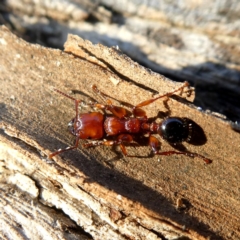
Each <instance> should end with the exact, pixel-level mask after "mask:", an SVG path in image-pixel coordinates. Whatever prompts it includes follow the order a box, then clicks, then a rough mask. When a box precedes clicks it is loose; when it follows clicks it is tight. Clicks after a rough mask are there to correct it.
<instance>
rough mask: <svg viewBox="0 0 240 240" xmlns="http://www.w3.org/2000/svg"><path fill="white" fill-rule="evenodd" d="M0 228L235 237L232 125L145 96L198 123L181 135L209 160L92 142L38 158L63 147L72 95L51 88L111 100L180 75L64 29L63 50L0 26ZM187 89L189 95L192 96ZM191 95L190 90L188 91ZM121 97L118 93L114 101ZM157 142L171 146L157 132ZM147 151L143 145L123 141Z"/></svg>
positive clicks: (42, 235) (237, 205) (239, 165)
mask: <svg viewBox="0 0 240 240" xmlns="http://www.w3.org/2000/svg"><path fill="white" fill-rule="evenodd" d="M0 48H1V49H0V68H1V75H0V89H1V91H0V94H1V95H0V99H1V102H0V121H1V122H0V124H1V125H0V126H1V134H0V137H1V140H0V159H1V185H0V186H1V192H0V196H1V201H0V206H1V213H2V215H1V216H2V217H1V225H0V226H1V238H5V239H26V238H29V239H79V238H80V239H91V238H93V239H239V238H240V228H239V222H240V217H239V216H240V198H239V196H240V192H239V190H240V189H239V182H240V174H239V170H240V161H239V160H240V159H239V156H240V147H239V143H240V135H239V133H238V132H237V131H234V130H233V129H232V128H231V125H230V124H229V122H227V121H224V120H223V119H221V118H217V117H215V116H212V115H210V114H206V113H204V112H201V111H199V110H198V109H197V108H195V107H194V106H193V105H192V104H191V103H189V102H188V101H186V100H184V99H180V98H177V97H175V98H170V99H169V101H168V102H167V104H168V107H169V109H170V111H168V110H167V109H166V106H165V105H164V104H163V102H162V101H157V102H156V103H154V104H151V105H150V106H148V107H146V108H145V110H146V111H147V114H148V116H151V117H152V116H156V115H157V114H158V113H159V111H160V112H161V113H164V112H168V113H169V114H170V115H171V116H179V117H187V118H189V119H191V120H193V121H194V122H195V123H197V124H198V125H199V126H200V127H201V128H202V129H203V131H204V134H205V135H206V139H207V140H206V142H205V143H204V144H202V145H201V144H195V145H194V144H188V143H184V146H185V147H186V148H187V149H188V150H189V151H192V152H197V153H199V154H202V155H204V156H206V157H208V158H210V159H212V160H213V163H212V164H210V165H206V164H204V162H203V161H202V160H201V159H197V158H195V159H191V158H188V157H186V156H175V155H174V156H155V157H151V158H149V157H146V158H140V157H139V158H138V157H136V158H127V157H123V156H122V154H121V153H120V150H119V149H118V148H116V149H112V148H109V147H96V148H91V149H84V148H83V147H82V146H81V144H82V143H84V141H81V143H80V146H79V148H78V149H77V150H75V151H71V152H68V153H64V154H62V155H59V156H56V157H54V159H53V160H49V159H48V158H47V156H48V154H50V153H51V152H53V151H56V150H57V149H59V148H64V147H67V146H70V145H72V144H73V142H74V137H73V136H72V135H70V134H69V133H68V132H67V123H68V122H69V121H70V120H71V119H72V118H73V117H74V104H73V102H72V101H71V100H69V99H67V98H64V97H63V96H61V95H59V94H57V93H56V92H54V91H53V90H52V89H53V88H57V89H59V90H61V91H63V92H66V93H68V94H70V95H71V96H74V97H77V98H79V99H83V100H84V101H86V102H87V101H88V100H89V99H94V100H98V101H101V99H98V96H96V95H95V94H94V93H93V92H92V91H91V85H92V84H96V85H97V86H98V88H99V89H100V90H102V91H103V92H104V93H106V94H108V95H109V97H111V99H112V100H113V101H114V103H116V104H120V103H122V104H124V103H130V104H132V105H136V104H137V103H139V102H141V101H143V100H146V99H149V98H151V97H152V96H155V95H156V93H159V94H164V93H166V92H169V91H171V90H172V89H174V88H176V87H177V86H180V85H181V83H174V82H172V81H170V80H169V79H167V78H165V77H163V76H162V75H159V74H156V73H154V72H152V71H150V70H148V69H145V68H144V67H142V66H140V65H138V64H137V63H135V62H133V61H132V60H131V59H130V58H129V57H127V56H126V55H124V54H122V53H121V51H119V50H117V49H116V48H107V47H104V46H103V45H100V44H96V45H93V44H91V43H90V42H89V41H84V40H83V39H81V38H79V37H77V36H73V35H70V36H69V38H68V40H67V42H66V43H65V52H63V51H60V50H54V49H50V48H44V47H42V46H39V45H35V44H29V43H27V42H25V41H23V40H21V39H20V38H18V37H16V36H15V35H13V34H12V33H11V32H10V31H9V30H8V29H7V28H6V27H1V29H0ZM193 96H194V94H193V95H192V97H193ZM189 100H193V99H192V98H190V99H189ZM119 101H120V103H119ZM161 143H162V146H161V149H162V150H163V151H166V150H172V149H173V148H172V146H170V145H169V144H167V143H166V142H164V141H163V140H161ZM127 149H128V152H129V153H130V154H136V155H139V156H147V155H148V153H150V149H149V148H148V147H146V146H141V147H131V146H130V147H128V148H127Z"/></svg>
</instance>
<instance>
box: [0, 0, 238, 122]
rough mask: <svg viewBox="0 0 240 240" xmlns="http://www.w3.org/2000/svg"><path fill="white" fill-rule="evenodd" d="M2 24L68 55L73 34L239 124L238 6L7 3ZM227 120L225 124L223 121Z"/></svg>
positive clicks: (79, 0) (48, 0)
mask: <svg viewBox="0 0 240 240" xmlns="http://www.w3.org/2000/svg"><path fill="white" fill-rule="evenodd" d="M0 24H4V25H6V26H7V27H8V28H9V29H10V30H11V31H12V32H13V33H14V34H16V35H17V36H19V37H21V38H23V39H24V40H25V41H27V42H30V43H37V44H40V45H42V46H46V47H51V48H57V49H63V45H64V42H65V41H66V38H67V35H68V34H69V33H71V34H76V35H79V36H80V37H82V38H83V39H88V40H90V41H91V42H93V43H95V44H96V43H101V44H103V45H106V46H109V47H112V46H118V47H119V49H120V50H121V51H122V52H124V53H125V54H127V55H128V56H129V57H131V58H132V59H133V60H135V61H136V62H138V63H140V64H141V65H143V66H145V67H146V68H150V69H152V70H153V71H155V72H158V73H160V74H162V75H164V76H166V77H168V78H170V79H172V80H175V81H185V80H187V81H189V82H190V83H191V85H192V86H194V87H195V88H196V99H195V102H194V104H195V105H196V106H198V107H199V109H202V110H204V111H206V110H207V111H211V112H217V113H220V114H215V115H217V116H218V117H221V118H226V119H228V120H231V121H232V122H234V123H236V124H239V123H240V1H237V0H235V1H234V0H232V1H229V0H215V1H214V0H182V1H172V0H162V1H157V0H148V1H143V0H114V1H113V0H18V1H14V0H5V1H3V0H2V1H1V2H0ZM224 116H225V117H224Z"/></svg>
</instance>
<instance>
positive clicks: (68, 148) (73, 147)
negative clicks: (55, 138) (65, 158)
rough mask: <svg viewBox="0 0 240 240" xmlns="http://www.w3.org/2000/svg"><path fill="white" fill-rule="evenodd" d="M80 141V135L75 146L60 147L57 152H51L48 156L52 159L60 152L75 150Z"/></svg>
mask: <svg viewBox="0 0 240 240" xmlns="http://www.w3.org/2000/svg"><path fill="white" fill-rule="evenodd" d="M78 143H79V137H77V139H76V142H75V145H74V146H72V147H67V148H65V149H58V150H57V151H56V152H53V153H51V154H50V155H49V156H48V158H49V159H51V158H53V157H54V156H56V155H58V154H59V153H62V152H67V151H70V150H73V149H75V148H77V147H78Z"/></svg>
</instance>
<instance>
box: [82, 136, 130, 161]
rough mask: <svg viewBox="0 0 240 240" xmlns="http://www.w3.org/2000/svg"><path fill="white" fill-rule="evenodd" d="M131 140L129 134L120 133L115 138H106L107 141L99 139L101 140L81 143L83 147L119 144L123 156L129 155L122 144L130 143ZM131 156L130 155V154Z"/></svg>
mask: <svg viewBox="0 0 240 240" xmlns="http://www.w3.org/2000/svg"><path fill="white" fill-rule="evenodd" d="M132 141H133V137H132V136H131V135H130V134H120V135H119V136H118V137H117V140H108V141H101V142H90V143H85V144H83V146H84V147H95V146H100V145H104V146H114V145H119V146H120V148H121V151H122V153H123V154H124V155H125V156H129V155H128V154H127V150H126V147H125V146H124V144H123V143H130V142H132ZM130 157H131V156H130Z"/></svg>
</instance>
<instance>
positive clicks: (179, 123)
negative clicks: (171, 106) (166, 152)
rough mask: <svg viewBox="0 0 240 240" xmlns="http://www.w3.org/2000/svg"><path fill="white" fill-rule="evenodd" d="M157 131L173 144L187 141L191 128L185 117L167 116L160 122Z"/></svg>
mask: <svg viewBox="0 0 240 240" xmlns="http://www.w3.org/2000/svg"><path fill="white" fill-rule="evenodd" d="M158 132H159V134H160V135H161V137H162V138H163V139H165V140H166V141H167V142H169V143H173V144H174V143H181V142H184V141H189V140H190V138H191V133H192V128H191V124H189V123H188V121H187V119H185V118H179V117H169V118H166V119H165V120H163V121H162V122H161V124H160V126H159V130H158Z"/></svg>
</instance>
